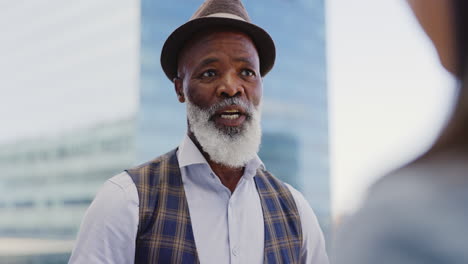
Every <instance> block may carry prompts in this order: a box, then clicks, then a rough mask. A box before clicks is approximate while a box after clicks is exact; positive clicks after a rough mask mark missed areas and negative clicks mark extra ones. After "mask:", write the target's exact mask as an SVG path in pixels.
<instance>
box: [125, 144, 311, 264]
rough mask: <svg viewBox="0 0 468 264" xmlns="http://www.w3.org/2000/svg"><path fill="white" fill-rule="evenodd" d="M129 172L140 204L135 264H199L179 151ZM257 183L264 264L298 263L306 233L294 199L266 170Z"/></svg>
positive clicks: (259, 173)
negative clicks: (263, 225)
mask: <svg viewBox="0 0 468 264" xmlns="http://www.w3.org/2000/svg"><path fill="white" fill-rule="evenodd" d="M127 173H128V174H129V175H130V177H131V178H132V179H133V181H134V182H135V185H136V187H137V191H138V196H139V200H140V208H139V225H138V233H137V238H136V252H135V263H137V264H143V263H174V264H175V263H183V264H189V263H199V260H198V254H197V249H196V246H195V239H194V236H193V230H192V224H191V221H190V215H189V210H188V204H187V199H186V197H185V191H184V187H183V185H182V177H181V174H180V169H179V163H178V160H177V156H176V150H173V151H171V152H169V153H167V154H165V155H163V156H160V157H159V158H157V159H155V160H153V161H150V162H148V163H145V164H143V165H140V166H138V167H136V168H133V169H129V170H127ZM254 180H255V184H256V187H257V191H258V193H259V197H260V201H261V205H262V210H263V218H264V223H265V248H264V263H267V264H273V263H299V256H300V249H301V246H302V228H301V221H300V218H299V212H298V210H297V207H296V204H295V202H294V198H293V196H292V194H291V193H290V191H289V189H288V188H287V186H285V185H284V183H282V182H281V181H279V180H278V179H276V178H275V177H273V176H272V175H271V174H270V173H268V172H267V171H262V170H260V169H258V170H257V174H256V176H255V177H254ZM246 239H247V238H246Z"/></svg>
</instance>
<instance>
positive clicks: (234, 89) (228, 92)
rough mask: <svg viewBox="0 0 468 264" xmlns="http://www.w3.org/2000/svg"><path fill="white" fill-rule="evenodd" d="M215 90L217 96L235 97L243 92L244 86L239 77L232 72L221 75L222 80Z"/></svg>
mask: <svg viewBox="0 0 468 264" xmlns="http://www.w3.org/2000/svg"><path fill="white" fill-rule="evenodd" d="M216 92H217V95H218V96H219V97H226V98H228V97H236V96H240V95H242V94H243V93H244V87H243V86H242V82H241V81H240V80H239V77H238V76H237V75H236V74H234V73H230V74H226V75H225V76H224V77H223V81H222V82H221V84H220V85H219V86H218V89H217V91H216Z"/></svg>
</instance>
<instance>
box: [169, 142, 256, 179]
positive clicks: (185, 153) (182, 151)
mask: <svg viewBox="0 0 468 264" xmlns="http://www.w3.org/2000/svg"><path fill="white" fill-rule="evenodd" d="M177 159H178V160H179V168H183V167H187V166H191V165H195V164H206V165H207V166H208V167H209V166H210V165H209V164H208V161H206V159H205V157H203V155H202V154H201V152H200V150H199V149H198V148H197V146H196V145H195V144H194V143H193V141H192V139H190V137H189V136H188V135H187V134H186V135H185V137H184V139H183V140H182V142H181V143H180V145H179V150H178V151H177ZM258 168H262V169H265V165H264V164H263V162H262V160H261V159H260V157H259V156H258V155H255V157H253V158H252V159H251V160H250V161H249V162H247V165H246V166H245V171H244V176H246V177H247V176H249V175H252V177H253V176H255V172H256V171H257V169H258Z"/></svg>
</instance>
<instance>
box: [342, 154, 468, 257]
mask: <svg viewBox="0 0 468 264" xmlns="http://www.w3.org/2000/svg"><path fill="white" fill-rule="evenodd" d="M465 164H466V163H463V162H459V161H456V160H453V159H452V160H450V161H449V160H447V159H440V160H431V162H415V163H410V164H408V165H407V166H404V167H402V168H400V169H397V170H395V171H393V172H391V173H389V174H387V175H386V176H384V177H382V178H381V179H380V180H378V181H377V182H376V183H374V184H373V185H372V186H371V188H370V190H369V192H368V194H367V197H366V198H365V200H364V202H363V203H362V206H361V208H360V209H359V210H358V211H357V212H356V213H355V214H353V215H352V216H350V217H348V218H347V219H345V220H344V221H343V225H342V226H341V227H340V228H339V230H338V231H339V232H338V235H337V237H338V240H337V244H338V246H337V254H338V256H341V257H343V256H344V258H342V259H341V260H340V261H337V262H336V263H376V261H378V260H379V259H381V258H382V257H384V256H388V257H387V258H386V259H388V261H389V262H388V263H400V262H398V261H395V259H394V257H397V256H396V255H389V254H390V253H391V250H395V248H399V249H400V250H401V254H413V253H416V251H421V252H422V251H424V252H427V253H428V254H432V253H430V252H438V253H437V254H439V256H444V257H445V256H449V255H454V256H455V255H457V256H463V255H464V254H465V253H463V252H464V251H463V250H462V248H463V247H465V245H466V237H465V236H464V235H461V233H460V231H461V230H464V229H465V225H466V222H467V221H468V209H467V207H466V203H467V202H468V184H467V179H464V178H465V177H464V176H463V175H465V174H464V173H463V171H465V170H466V165H465ZM392 247H395V248H392ZM411 248H412V249H414V252H409V251H408V249H411ZM363 252H366V253H363ZM449 252H452V253H449ZM394 253H395V252H394ZM392 261H393V262H392ZM385 263H387V262H385ZM401 263H403V262H401ZM404 263H406V262H404Z"/></svg>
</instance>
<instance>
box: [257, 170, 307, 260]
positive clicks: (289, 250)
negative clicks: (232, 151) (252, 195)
mask: <svg viewBox="0 0 468 264" xmlns="http://www.w3.org/2000/svg"><path fill="white" fill-rule="evenodd" d="M254 179H255V184H256V185H257V190H258V194H259V196H260V202H261V204H262V210H263V218H264V219H263V220H264V223H265V249H264V263H268V264H273V263H288V264H289V263H299V258H300V249H301V246H302V228H301V222H300V217H299V213H298V210H297V207H296V203H295V201H294V198H293V197H292V194H291V192H290V191H289V189H288V188H287V187H286V186H285V185H284V183H283V182H281V181H279V180H278V179H276V178H275V177H273V176H272V175H271V174H269V173H268V172H266V171H262V170H260V169H258V170H257V175H256V176H255V178H254Z"/></svg>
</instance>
